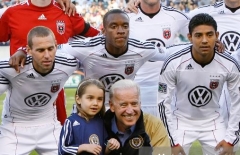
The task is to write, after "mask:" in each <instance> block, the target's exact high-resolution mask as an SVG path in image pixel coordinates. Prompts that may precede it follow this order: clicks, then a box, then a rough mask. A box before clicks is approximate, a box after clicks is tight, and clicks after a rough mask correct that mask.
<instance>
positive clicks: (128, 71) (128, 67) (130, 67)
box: [125, 64, 134, 75]
mask: <svg viewBox="0 0 240 155" xmlns="http://www.w3.org/2000/svg"><path fill="white" fill-rule="evenodd" d="M133 71H134V64H126V67H125V74H127V75H130V74H132V73H133Z"/></svg>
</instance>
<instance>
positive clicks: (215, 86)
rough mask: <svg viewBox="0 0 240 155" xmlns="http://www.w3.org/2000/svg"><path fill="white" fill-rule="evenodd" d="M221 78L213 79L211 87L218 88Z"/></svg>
mask: <svg viewBox="0 0 240 155" xmlns="http://www.w3.org/2000/svg"><path fill="white" fill-rule="evenodd" d="M218 84H219V80H218V79H211V81H210V85H209V87H210V88H211V89H216V88H217V87H218Z"/></svg>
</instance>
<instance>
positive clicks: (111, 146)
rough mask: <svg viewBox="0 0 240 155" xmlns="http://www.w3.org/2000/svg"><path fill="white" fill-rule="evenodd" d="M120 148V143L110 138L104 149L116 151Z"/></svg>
mask: <svg viewBox="0 0 240 155" xmlns="http://www.w3.org/2000/svg"><path fill="white" fill-rule="evenodd" d="M119 147H120V143H119V142H118V141H117V140H116V139H115V138H111V139H109V140H108V142H107V146H106V149H107V151H112V150H117V149H119Z"/></svg>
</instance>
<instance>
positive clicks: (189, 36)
mask: <svg viewBox="0 0 240 155" xmlns="http://www.w3.org/2000/svg"><path fill="white" fill-rule="evenodd" d="M187 37H188V40H189V41H190V42H191V43H192V35H191V34H190V33H188V35H187Z"/></svg>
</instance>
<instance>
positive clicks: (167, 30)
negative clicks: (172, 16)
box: [163, 28, 171, 39]
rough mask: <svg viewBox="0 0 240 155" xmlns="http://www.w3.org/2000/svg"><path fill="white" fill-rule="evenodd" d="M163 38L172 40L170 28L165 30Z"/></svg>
mask: <svg viewBox="0 0 240 155" xmlns="http://www.w3.org/2000/svg"><path fill="white" fill-rule="evenodd" d="M163 38H165V39H169V38H171V29H170V28H163Z"/></svg>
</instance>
